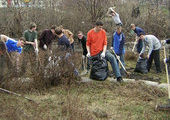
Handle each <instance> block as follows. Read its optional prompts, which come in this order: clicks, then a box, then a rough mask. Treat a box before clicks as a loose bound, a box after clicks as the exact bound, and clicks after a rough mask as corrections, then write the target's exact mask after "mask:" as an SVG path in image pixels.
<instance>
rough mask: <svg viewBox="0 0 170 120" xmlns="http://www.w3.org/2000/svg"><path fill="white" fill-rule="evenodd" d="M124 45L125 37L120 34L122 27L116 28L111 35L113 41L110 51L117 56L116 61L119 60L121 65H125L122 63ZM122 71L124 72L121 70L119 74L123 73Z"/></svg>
mask: <svg viewBox="0 0 170 120" xmlns="http://www.w3.org/2000/svg"><path fill="white" fill-rule="evenodd" d="M124 43H125V35H124V34H123V32H122V27H121V26H119V27H117V30H116V32H114V33H113V40H112V46H111V49H113V50H114V51H115V53H116V54H117V56H118V59H120V61H121V62H122V64H123V65H125V62H124V54H125V48H124ZM123 71H124V70H123V69H122V68H121V72H123ZM123 73H124V72H123Z"/></svg>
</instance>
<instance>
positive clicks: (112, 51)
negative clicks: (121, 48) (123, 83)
mask: <svg viewBox="0 0 170 120" xmlns="http://www.w3.org/2000/svg"><path fill="white" fill-rule="evenodd" d="M110 51H111V53H113V54H114V55H115V56H116V59H117V60H118V61H119V63H120V65H121V67H122V68H123V70H124V71H125V73H126V74H127V75H128V76H129V75H130V72H127V70H126V68H125V66H124V65H123V64H122V62H121V61H120V59H119V58H118V56H117V54H116V53H115V51H114V50H113V49H110Z"/></svg>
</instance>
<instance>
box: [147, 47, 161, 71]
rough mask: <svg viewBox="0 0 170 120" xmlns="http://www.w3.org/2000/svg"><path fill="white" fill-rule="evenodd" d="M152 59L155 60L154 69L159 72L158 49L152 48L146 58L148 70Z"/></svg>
mask: <svg viewBox="0 0 170 120" xmlns="http://www.w3.org/2000/svg"><path fill="white" fill-rule="evenodd" d="M153 60H154V62H155V66H156V71H157V72H161V67H160V55H159V50H152V53H151V55H150V57H149V59H148V62H147V69H148V71H150V68H151V67H152V61H153Z"/></svg>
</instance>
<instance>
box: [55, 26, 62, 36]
mask: <svg viewBox="0 0 170 120" xmlns="http://www.w3.org/2000/svg"><path fill="white" fill-rule="evenodd" d="M55 33H56V34H57V36H60V35H62V34H63V32H62V29H61V28H59V27H57V28H56V29H55Z"/></svg>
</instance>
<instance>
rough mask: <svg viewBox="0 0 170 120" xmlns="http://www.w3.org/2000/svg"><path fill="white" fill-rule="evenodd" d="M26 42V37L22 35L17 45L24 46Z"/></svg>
mask: <svg viewBox="0 0 170 120" xmlns="http://www.w3.org/2000/svg"><path fill="white" fill-rule="evenodd" d="M24 43H25V38H24V37H20V38H19V40H18V43H17V46H21V47H22V46H24Z"/></svg>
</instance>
